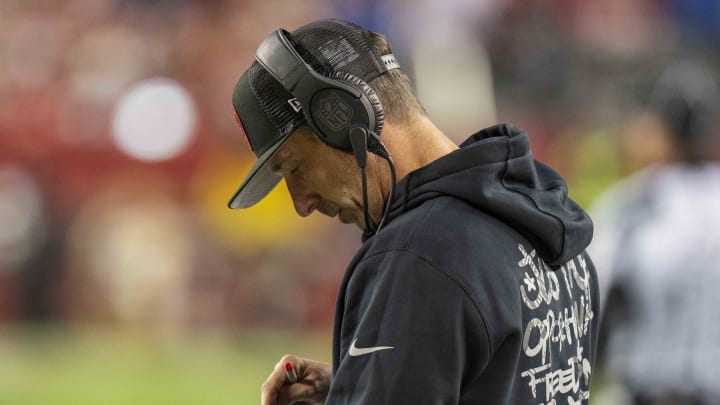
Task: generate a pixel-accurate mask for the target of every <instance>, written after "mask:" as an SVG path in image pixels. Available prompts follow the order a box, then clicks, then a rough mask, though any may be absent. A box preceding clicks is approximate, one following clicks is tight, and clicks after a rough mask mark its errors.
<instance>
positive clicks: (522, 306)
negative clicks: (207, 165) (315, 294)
mask: <svg viewBox="0 0 720 405" xmlns="http://www.w3.org/2000/svg"><path fill="white" fill-rule="evenodd" d="M232 102H233V106H234V108H235V112H236V118H237V120H238V123H239V125H240V127H241V130H242V132H243V135H244V136H245V137H246V138H247V140H248V142H249V143H250V147H251V148H252V149H253V151H254V153H255V154H256V156H257V162H256V164H255V165H254V166H253V168H252V169H251V170H250V172H249V173H248V174H247V176H246V178H245V180H244V181H243V182H242V184H241V185H240V187H239V189H238V190H237V192H236V193H235V194H234V196H233V197H232V199H231V200H230V203H229V206H230V208H233V209H237V208H246V207H250V206H252V205H253V204H255V203H257V202H258V201H260V200H261V199H262V198H263V197H265V196H266V195H267V194H268V193H269V192H270V191H271V190H272V189H273V188H274V187H275V186H276V185H277V184H278V183H279V182H280V180H281V179H283V178H284V179H285V183H286V185H287V188H288V190H289V192H290V195H291V197H292V201H293V204H294V206H295V210H296V211H297V213H298V214H299V215H301V216H307V215H310V214H312V213H313V212H315V211H318V212H320V213H322V214H324V215H328V216H331V217H335V216H337V217H338V219H339V220H340V221H342V222H343V223H347V224H355V225H356V226H358V227H359V228H360V229H361V230H362V232H363V235H362V239H363V244H362V247H361V248H360V249H359V251H358V252H357V254H356V255H355V257H354V258H353V259H352V261H351V263H350V264H349V266H348V268H347V271H346V274H345V276H344V279H343V282H342V284H341V287H340V291H339V293H338V298H337V303H336V309H335V311H336V312H335V325H334V335H333V348H332V352H333V364H332V365H328V364H323V363H320V362H316V361H313V360H310V359H304V358H300V357H297V356H293V355H285V356H283V357H282V358H281V359H280V361H279V362H278V364H277V365H276V366H275V369H274V371H273V372H272V373H271V374H270V376H269V377H268V379H267V381H266V382H265V384H263V387H262V403H263V404H264V405H270V404H282V405H284V404H296V403H298V404H299V403H305V404H317V403H328V404H372V405H378V404H493V405H497V404H508V405H518V404H541V403H542V404H546V403H557V404H586V403H587V401H588V399H587V398H588V396H589V390H590V380H591V373H592V366H593V362H594V357H595V345H596V335H597V324H598V307H597V304H598V297H597V276H596V273H595V269H594V266H593V264H592V261H591V260H590V258H589V257H588V255H587V253H586V252H585V248H586V246H587V245H588V244H589V243H590V240H591V238H592V222H591V220H590V218H589V217H588V216H587V214H586V213H585V212H584V211H583V210H582V209H581V208H580V207H579V206H578V205H577V204H576V203H575V202H573V201H572V200H571V199H570V198H568V195H567V186H566V184H565V182H564V181H563V179H562V178H561V177H560V176H559V175H558V174H557V173H556V172H555V171H553V170H552V169H550V168H549V167H548V166H546V165H544V164H542V163H540V162H538V161H536V160H535V159H534V158H533V155H532V153H531V151H530V147H529V139H528V135H527V134H526V133H525V132H524V131H522V130H520V129H517V128H515V127H513V126H511V125H508V124H502V125H497V126H493V127H490V128H486V129H483V130H481V131H479V132H477V133H475V134H473V135H472V136H470V137H469V139H468V140H466V141H465V142H464V143H463V144H462V145H460V146H459V147H458V146H457V145H455V144H454V143H453V142H452V141H451V140H450V139H449V138H448V137H446V136H445V135H444V134H443V133H442V131H441V130H440V129H439V128H437V127H436V126H435V125H434V124H433V123H432V122H431V121H430V119H429V118H428V117H427V115H426V114H425V111H424V109H423V107H422V106H421V105H420V103H419V102H418V100H417V98H416V97H415V94H414V91H413V89H412V86H411V83H410V80H409V79H408V77H407V76H406V75H405V74H404V73H403V72H402V70H401V69H400V67H399V66H398V63H397V61H396V60H395V58H394V57H393V55H392V51H391V49H390V45H389V44H388V42H387V41H386V39H385V38H384V37H383V36H382V35H380V34H377V33H374V32H370V31H367V30H365V29H363V28H361V27H359V26H357V25H354V24H351V23H348V22H344V21H339V20H323V21H317V22H313V23H310V24H307V25H305V26H302V27H300V28H298V29H296V30H295V31H292V32H288V31H286V30H283V29H279V30H277V31H275V32H273V33H271V34H270V35H269V36H268V37H267V38H266V39H265V40H264V41H263V42H262V43H261V44H260V46H259V48H258V49H257V52H256V61H255V62H254V63H253V64H252V65H251V66H250V67H249V68H248V70H247V71H246V72H245V73H244V74H243V75H242V77H241V78H240V79H239V81H238V83H237V85H236V87H235V90H234V92H233V96H232Z"/></svg>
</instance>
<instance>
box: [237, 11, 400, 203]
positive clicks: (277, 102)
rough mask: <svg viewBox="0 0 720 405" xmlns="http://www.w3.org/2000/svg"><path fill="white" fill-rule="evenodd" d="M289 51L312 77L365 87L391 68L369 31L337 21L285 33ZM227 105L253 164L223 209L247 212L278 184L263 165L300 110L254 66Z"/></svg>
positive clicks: (289, 131) (300, 117) (281, 142)
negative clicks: (347, 79) (350, 79)
mask: <svg viewBox="0 0 720 405" xmlns="http://www.w3.org/2000/svg"><path fill="white" fill-rule="evenodd" d="M291 40H292V41H293V42H294V44H295V48H296V50H297V51H298V53H299V54H300V56H301V57H302V58H303V60H304V61H305V62H307V63H308V64H309V65H310V66H312V67H313V69H315V70H316V71H317V72H318V73H320V74H323V75H331V74H333V73H335V72H345V73H349V74H351V75H353V76H356V77H359V78H360V79H362V80H363V81H365V82H366V83H367V82H370V81H371V80H373V79H374V78H376V77H378V76H380V75H381V74H383V73H385V72H387V71H389V70H391V69H394V68H396V67H397V62H395V61H394V58H393V57H392V55H380V54H379V53H378V51H377V50H376V49H375V47H374V46H373V41H372V38H371V37H370V31H367V30H365V29H363V28H361V27H359V26H357V25H355V24H352V23H349V22H346V21H340V20H321V21H316V22H313V23H310V24H307V25H304V26H302V27H300V28H298V29H297V30H295V31H293V32H292V33H291ZM232 103H233V107H234V110H235V115H236V118H237V121H238V124H239V125H240V129H241V130H242V132H243V135H244V136H245V138H246V139H247V141H248V143H249V144H250V148H251V149H252V150H253V152H255V155H256V156H257V161H256V162H255V165H254V166H253V167H252V169H250V172H249V173H248V175H247V176H246V177H245V180H244V181H243V182H242V184H241V185H240V187H239V188H238V190H237V191H236V192H235V195H233V197H232V199H230V202H229V203H228V206H229V207H230V208H233V209H235V208H248V207H251V206H253V205H255V204H256V203H258V202H259V201H260V200H262V199H263V198H264V197H265V196H266V195H268V194H269V193H270V192H271V191H272V190H273V189H274V188H275V186H276V185H277V184H278V183H279V182H280V180H282V176H280V175H278V174H275V173H273V172H272V171H270V170H269V168H268V167H266V166H267V162H268V160H269V159H270V158H271V157H272V156H273V155H274V154H275V153H276V152H277V151H278V150H279V149H280V148H281V147H282V146H283V145H284V144H285V142H287V140H288V139H289V138H290V135H291V134H292V133H293V132H294V131H295V130H296V129H297V128H298V127H299V126H301V125H302V124H303V123H304V122H305V117H304V115H303V112H302V107H301V106H300V105H299V103H298V102H297V100H296V99H295V97H294V96H293V95H292V94H291V93H289V92H288V91H287V90H285V89H284V88H283V87H282V85H281V84H280V83H279V82H277V81H276V80H275V79H274V78H273V77H272V76H271V75H270V73H268V72H267V71H266V70H265V69H264V68H263V67H262V66H260V64H259V63H258V62H257V61H255V62H254V63H253V64H252V65H251V66H250V68H249V69H248V70H247V71H246V72H245V73H244V74H243V75H242V77H240V80H238V82H237V85H236V86H235V91H234V92H233V97H232Z"/></svg>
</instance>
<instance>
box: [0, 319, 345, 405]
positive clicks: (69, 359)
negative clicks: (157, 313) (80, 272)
mask: <svg viewBox="0 0 720 405" xmlns="http://www.w3.org/2000/svg"><path fill="white" fill-rule="evenodd" d="M330 333H331V332H330V331H321V332H317V333H299V332H287V331H282V332H279V331H274V332H267V331H266V332H257V331H254V332H251V333H233V334H230V333H210V332H202V333H198V332H193V333H189V332H185V333H178V332H174V333H172V334H170V333H167V332H166V333H152V334H151V333H148V332H147V331H142V330H141V331H137V330H136V331H128V330H127V329H123V330H118V329H109V328H102V329H99V328H92V329H91V328H82V329H78V328H72V329H70V328H58V327H47V326H43V327H38V326H33V327H28V326H23V327H17V326H14V327H8V326H2V327H0V404H2V405H5V404H8V405H10V404H12V405H15V404H18V405H34V404H38V405H40V404H42V405H55V404H58V405H71V404H72V405H84V404H93V405H97V404H123V405H126V404H153V405H160V404H173V405H185V404H187V405H190V404H193V405H196V404H207V405H221V404H222V405H224V404H228V405H229V404H235V405H236V404H257V403H259V400H260V394H259V392H260V385H261V384H262V382H263V381H264V379H265V377H266V376H267V375H268V373H269V372H270V370H271V369H272V367H273V365H274V364H275V363H276V362H277V360H278V359H279V357H280V356H281V355H282V354H284V353H285V352H292V353H295V354H298V355H301V356H305V357H312V358H316V359H319V360H324V361H329V359H330V339H331V338H330Z"/></svg>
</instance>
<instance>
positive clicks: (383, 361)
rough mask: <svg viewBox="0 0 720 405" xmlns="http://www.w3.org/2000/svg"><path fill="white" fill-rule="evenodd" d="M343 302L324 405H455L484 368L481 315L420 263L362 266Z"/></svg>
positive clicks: (385, 259) (398, 260)
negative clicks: (335, 358) (334, 361)
mask: <svg viewBox="0 0 720 405" xmlns="http://www.w3.org/2000/svg"><path fill="white" fill-rule="evenodd" d="M344 299H345V311H344V314H343V320H342V329H341V337H340V353H339V355H340V361H339V362H338V363H337V368H336V370H335V373H334V377H333V382H332V386H331V389H330V394H329V396H328V400H327V403H328V404H420V403H422V404H457V403H458V402H459V401H460V395H461V391H462V387H463V386H464V385H466V384H468V383H471V382H472V381H474V380H475V379H476V378H477V377H478V376H479V375H480V374H481V372H482V370H483V369H484V368H485V365H486V364H487V362H488V359H489V357H490V353H491V344H490V340H489V337H488V336H489V334H488V331H487V330H486V326H485V322H484V321H483V317H482V316H481V312H480V308H479V307H478V306H477V305H476V303H475V302H473V300H472V299H471V298H470V297H469V295H468V294H467V293H466V291H465V289H464V288H463V286H462V285H461V284H460V283H458V282H457V281H456V280H455V279H453V278H452V277H450V276H449V275H448V274H447V273H445V272H443V271H442V270H441V269H438V268H436V267H435V266H433V265H432V264H431V263H430V262H428V261H427V260H425V259H423V258H422V257H421V256H419V255H416V254H414V253H412V252H408V251H391V252H386V253H383V254H380V255H377V256H374V257H372V258H367V259H365V260H364V261H363V262H361V263H360V264H359V266H358V267H357V268H356V270H355V272H354V274H353V277H352V279H351V280H350V283H349V285H348V289H347V292H346V294H345V297H344Z"/></svg>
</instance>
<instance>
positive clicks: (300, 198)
mask: <svg viewBox="0 0 720 405" xmlns="http://www.w3.org/2000/svg"><path fill="white" fill-rule="evenodd" d="M285 184H286V185H287V188H288V191H289V192H290V197H291V198H292V200H293V205H294V206H295V211H296V212H297V213H298V215H300V216H301V217H306V216H308V215H310V214H312V212H313V211H315V209H316V208H317V205H318V203H319V202H320V196H319V195H317V194H316V193H312V192H310V190H308V189H307V187H305V186H304V185H303V184H301V183H300V182H299V181H292V180H291V181H287V180H285Z"/></svg>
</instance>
